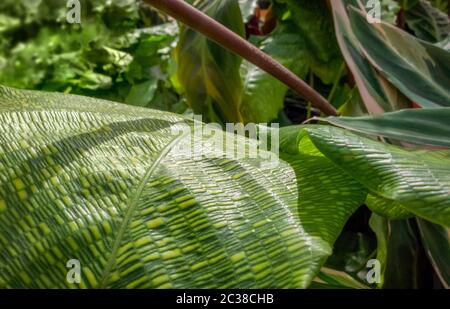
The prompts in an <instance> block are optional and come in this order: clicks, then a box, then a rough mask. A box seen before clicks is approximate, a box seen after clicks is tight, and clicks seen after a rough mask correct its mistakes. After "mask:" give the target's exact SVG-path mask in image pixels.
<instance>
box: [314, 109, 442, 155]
mask: <svg viewBox="0 0 450 309" xmlns="http://www.w3.org/2000/svg"><path fill="white" fill-rule="evenodd" d="M320 120H322V121H324V122H328V123H331V124H333V125H336V126H339V127H343V128H346V129H349V130H352V131H357V132H362V133H366V134H372V135H380V136H384V137H388V138H391V139H394V140H399V141H406V142H410V143H416V144H428V145H438V146H445V147H450V108H435V109H406V110H401V111H398V112H392V113H384V114H382V115H378V116H371V117H368V116H367V117H328V118H320Z"/></svg>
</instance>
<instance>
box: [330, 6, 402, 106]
mask: <svg viewBox="0 0 450 309" xmlns="http://www.w3.org/2000/svg"><path fill="white" fill-rule="evenodd" d="M330 4H331V7H332V11H333V18H334V26H335V29H336V36H337V39H338V42H339V46H340V48H341V52H342V54H343V56H344V58H345V61H346V63H347V65H348V67H349V69H350V71H351V72H352V73H353V76H354V78H355V81H356V84H357V86H358V90H359V92H360V94H361V98H362V102H363V103H364V104H365V107H366V109H367V111H368V112H369V113H371V114H381V113H383V112H386V111H394V110H397V109H401V108H406V107H409V102H408V100H407V99H406V98H405V97H404V95H402V94H401V93H400V92H399V91H397V89H396V88H395V87H393V86H392V85H391V84H390V83H389V82H388V81H386V79H385V78H384V77H383V76H382V75H381V74H379V72H378V71H377V70H375V68H374V67H373V66H372V64H371V63H370V61H369V60H368V59H367V57H366V55H365V54H364V52H363V48H362V46H361V44H360V42H359V41H358V39H357V37H356V36H355V34H354V32H353V30H352V25H351V22H350V18H349V14H348V7H349V5H354V6H357V7H359V6H361V3H360V2H359V1H358V0H343V1H330ZM359 109H360V110H361V109H362V108H361V107H360V108H359Z"/></svg>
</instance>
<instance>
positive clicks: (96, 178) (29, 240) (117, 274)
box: [0, 87, 364, 288]
mask: <svg viewBox="0 0 450 309" xmlns="http://www.w3.org/2000/svg"><path fill="white" fill-rule="evenodd" d="M181 124H184V125H187V126H188V128H190V129H191V128H192V126H195V125H196V124H194V123H193V122H192V121H191V120H188V119H184V118H182V117H181V116H178V115H175V114H170V113H165V112H159V111H154V110H149V109H143V108H138V107H131V106H127V105H122V104H117V103H112V102H107V101H101V100H96V99H89V98H85V97H79V96H71V95H64V94H55V93H43V92H34V91H23V90H22V91H18V90H13V89H11V88H4V87H1V88H0V132H1V134H0V285H1V286H2V287H15V288H19V287H20V288H23V287H27V288H48V287H51V288H68V287H69V288H72V287H82V288H83V287H88V288H91V287H108V288H110V287H112V288H169V287H174V288H219V287H220V288H226V287H234V288H267V287H271V288H284V287H290V288H299V287H307V286H309V284H310V282H311V281H312V280H313V279H314V278H315V277H316V275H317V273H318V272H319V270H320V268H321V266H322V265H323V263H324V261H325V260H326V258H327V257H328V256H329V255H330V254H331V248H332V242H333V241H334V239H335V238H336V237H337V234H338V233H339V231H340V229H341V228H342V226H343V225H344V223H345V221H346V220H347V216H348V215H350V214H351V212H352V211H353V209H354V208H355V207H357V204H358V203H359V201H356V202H345V201H344V202H343V203H341V202H340V199H341V198H344V197H347V196H348V195H351V194H353V191H352V190H354V191H356V189H353V188H348V190H344V191H342V192H339V190H338V186H340V185H343V184H345V182H346V181H347V180H348V177H346V176H345V175H342V176H341V175H338V174H336V175H334V176H333V182H334V183H330V182H326V176H327V173H328V171H330V172H333V173H334V170H333V166H332V165H331V163H327V164H328V167H327V168H325V169H324V171H321V170H320V168H319V167H320V166H321V164H322V163H323V162H324V161H326V160H327V159H326V158H324V157H320V156H319V157H318V156H315V155H311V154H308V155H305V157H312V159H311V160H312V161H316V160H317V165H314V164H311V165H310V166H311V167H312V168H313V169H312V170H311V169H308V168H307V165H305V166H302V167H301V168H299V169H294V168H293V167H292V166H291V165H289V164H287V163H286V162H285V161H280V163H279V165H278V166H276V167H272V168H263V167H261V166H260V163H261V160H262V159H257V158H255V159H252V158H244V159H239V160H238V159H233V158H227V157H225V156H224V153H225V150H224V153H219V154H217V153H216V152H215V151H214V152H213V151H212V149H213V147H212V143H213V142H217V140H214V139H208V140H207V141H205V142H204V145H203V149H204V154H203V156H199V157H194V158H191V157H186V156H185V155H183V153H182V152H180V146H182V145H184V144H186V143H188V142H189V141H190V138H189V136H188V135H185V136H174V134H173V132H172V129H173V127H174V126H175V127H177V126H181ZM243 141H244V142H250V141H249V140H246V139H244V140H243ZM198 147H199V145H198V144H196V146H195V148H198ZM310 148H311V147H310ZM181 149H182V148H181ZM261 151H262V150H261ZM297 152H298V151H297ZM262 154H263V155H264V154H265V153H264V152H263V151H262ZM319 161H320V162H319ZM314 173H315V174H314ZM297 175H300V177H299V179H300V180H298V178H297V177H298V176H297ZM312 175H316V176H315V177H313V176H312ZM317 180H319V181H320V182H322V183H323V184H324V188H325V189H326V190H328V188H330V190H329V192H328V191H326V192H325V193H326V194H330V195H329V196H330V197H334V198H335V199H331V198H327V199H325V201H327V202H326V203H325V202H323V201H321V199H319V198H317V197H318V196H320V192H321V191H322V188H321V187H320V186H318V185H317ZM297 181H299V182H300V183H301V184H302V188H301V189H300V191H298V187H297ZM354 184H355V185H357V184H356V183H354ZM332 185H333V186H334V188H332ZM331 190H333V191H331ZM358 194H360V196H361V197H360V199H364V194H363V193H361V192H359V193H358ZM302 195H303V196H304V198H305V199H309V198H311V200H310V201H309V202H308V201H306V200H305V201H302V202H301V204H300V205H299V203H298V201H299V200H301V199H302V198H301V196H302ZM313 198H314V199H313ZM348 200H350V197H348ZM319 206H320V207H323V208H322V209H321V208H320V207H319ZM310 211H311V214H310V213H309V212H310ZM319 222H320V224H318V223H319ZM323 223H325V224H323ZM73 259H76V260H78V261H79V262H80V266H81V284H79V285H78V284H76V283H70V282H69V281H67V280H66V276H67V274H68V272H69V270H71V269H70V268H67V267H66V266H67V263H68V261H70V260H73Z"/></svg>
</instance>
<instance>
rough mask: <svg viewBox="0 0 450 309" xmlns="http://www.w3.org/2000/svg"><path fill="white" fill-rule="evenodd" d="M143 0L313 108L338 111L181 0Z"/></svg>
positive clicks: (288, 71) (313, 91)
mask: <svg viewBox="0 0 450 309" xmlns="http://www.w3.org/2000/svg"><path fill="white" fill-rule="evenodd" d="M144 1H145V2H147V3H149V4H150V5H152V6H154V7H155V8H157V9H159V10H161V11H163V12H164V13H166V14H168V15H170V16H172V17H173V18H175V19H176V20H178V21H180V22H182V23H184V24H185V25H187V26H188V27H190V28H192V29H194V30H195V31H198V32H199V33H201V34H203V35H204V36H206V37H207V38H208V39H210V40H212V41H214V42H216V43H217V44H219V45H221V46H222V47H224V48H226V49H228V50H230V51H232V52H234V53H236V54H238V55H239V56H241V57H242V58H244V59H246V60H247V61H249V62H251V63H253V64H254V65H256V66H258V67H259V68H261V69H262V70H264V71H266V72H267V73H269V74H270V75H272V76H274V77H275V78H277V79H279V80H280V81H281V82H283V83H284V84H286V85H287V86H288V87H289V88H291V89H292V90H294V91H296V92H297V93H299V94H300V95H302V96H303V97H304V98H305V99H306V100H308V101H310V102H311V103H312V104H313V106H314V107H316V108H318V109H320V110H321V111H322V112H323V113H324V114H326V115H330V116H336V115H337V114H338V112H337V110H336V109H335V108H334V107H333V105H331V104H330V103H329V102H328V101H327V100H326V99H325V98H324V97H322V96H321V95H320V94H319V93H318V92H317V91H315V90H314V89H313V88H311V87H310V86H309V85H308V84H307V83H305V82H304V81H303V80H302V79H300V78H299V77H298V76H297V75H295V74H294V73H292V72H291V71H290V70H288V69H287V68H285V67H284V66H283V65H282V64H280V63H279V62H277V61H276V60H275V59H273V58H271V57H270V56H268V55H267V54H265V53H264V52H262V51H261V50H260V49H259V48H257V47H256V46H254V45H252V44H250V43H249V42H247V41H246V40H245V39H243V38H241V37H240V36H239V35H237V34H236V33H234V32H233V31H231V30H230V29H228V28H227V27H225V26H223V25H222V24H220V23H218V22H217V21H215V20H214V19H213V18H211V17H209V16H208V15H206V14H204V13H203V12H201V11H199V10H197V9H196V8H194V7H193V6H191V5H189V4H188V3H186V2H184V1H183V0H144Z"/></svg>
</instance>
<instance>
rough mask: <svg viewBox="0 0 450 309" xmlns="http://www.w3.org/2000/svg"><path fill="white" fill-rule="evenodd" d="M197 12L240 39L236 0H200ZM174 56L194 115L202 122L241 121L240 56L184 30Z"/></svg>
mask: <svg viewBox="0 0 450 309" xmlns="http://www.w3.org/2000/svg"><path fill="white" fill-rule="evenodd" d="M198 9H200V10H202V11H203V12H205V13H206V14H208V15H209V16H211V17H213V18H214V19H216V20H217V21H218V22H220V23H221V24H223V25H225V26H227V27H228V28H229V29H230V30H232V31H234V32H235V33H237V34H238V35H240V36H244V23H243V21H242V15H241V12H240V8H239V4H238V2H237V0H230V1H220V0H214V1H203V2H201V3H200V4H199V6H198ZM176 56H177V59H178V65H179V66H178V77H179V80H180V82H181V84H182V85H183V86H184V88H185V91H186V96H187V99H188V103H189V104H190V106H191V107H192V108H193V110H194V112H195V113H197V114H202V115H203V117H204V119H205V120H206V121H222V122H242V116H241V114H240V111H239V108H240V105H241V92H242V83H241V78H240V73H239V68H240V65H241V62H242V59H241V57H239V56H237V55H236V54H234V53H231V52H229V51H227V50H225V49H224V48H222V47H221V46H219V45H217V44H216V43H214V42H212V41H210V40H208V39H207V38H206V37H205V36H203V35H201V34H200V33H198V32H196V31H194V30H192V29H190V28H186V27H183V28H182V30H181V33H180V39H179V44H178V47H177V52H176Z"/></svg>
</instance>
